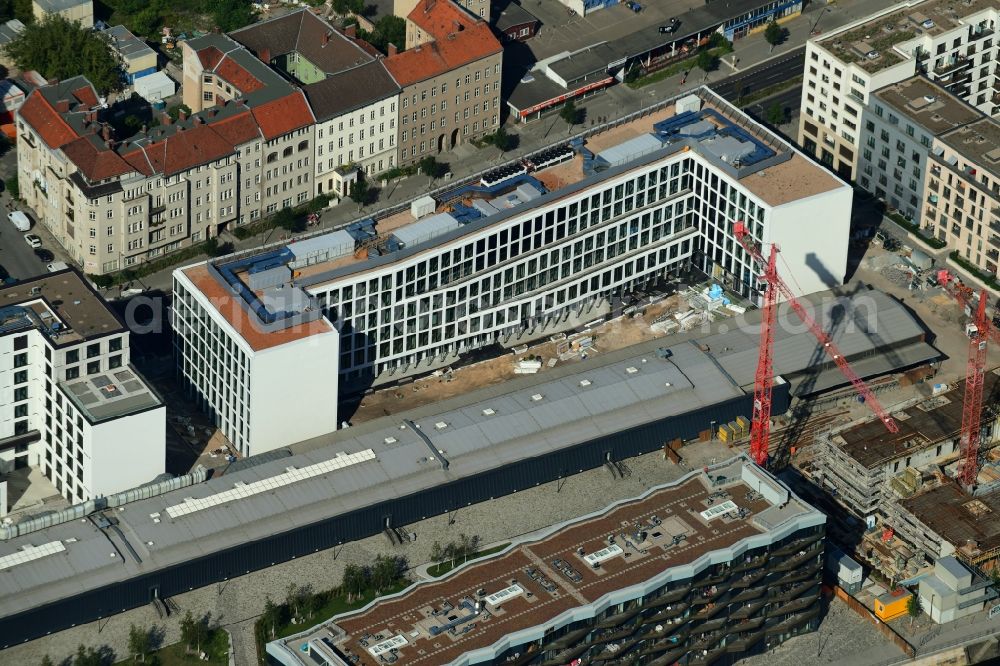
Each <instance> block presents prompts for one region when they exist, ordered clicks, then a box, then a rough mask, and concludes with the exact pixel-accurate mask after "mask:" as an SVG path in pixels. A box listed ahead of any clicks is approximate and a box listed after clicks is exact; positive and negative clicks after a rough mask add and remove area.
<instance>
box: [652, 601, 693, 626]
mask: <svg viewBox="0 0 1000 666" xmlns="http://www.w3.org/2000/svg"><path fill="white" fill-rule="evenodd" d="M687 609H688V604H685V603H679V604H674V605H673V606H667V607H666V608H664V609H663V610H661V611H660V612H659V613H657V614H656V615H651V616H650V617H649V618H648V621H649V622H659V621H661V620H670V619H673V618H675V617H679V616H681V615H683V614H684V612H685V611H686V610H687Z"/></svg>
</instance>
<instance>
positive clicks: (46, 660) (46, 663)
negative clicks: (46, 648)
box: [42, 655, 55, 666]
mask: <svg viewBox="0 0 1000 666" xmlns="http://www.w3.org/2000/svg"><path fill="white" fill-rule="evenodd" d="M42 666H55V664H53V663H52V657H50V656H49V655H45V656H44V657H42Z"/></svg>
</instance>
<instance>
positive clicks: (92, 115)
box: [83, 111, 97, 123]
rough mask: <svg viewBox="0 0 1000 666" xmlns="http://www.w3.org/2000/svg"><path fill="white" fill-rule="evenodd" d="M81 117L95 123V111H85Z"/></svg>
mask: <svg viewBox="0 0 1000 666" xmlns="http://www.w3.org/2000/svg"><path fill="white" fill-rule="evenodd" d="M83 117H84V118H85V119H86V120H87V121H89V122H92V123H96V122H97V111H87V113H86V114H85V115H84V116H83Z"/></svg>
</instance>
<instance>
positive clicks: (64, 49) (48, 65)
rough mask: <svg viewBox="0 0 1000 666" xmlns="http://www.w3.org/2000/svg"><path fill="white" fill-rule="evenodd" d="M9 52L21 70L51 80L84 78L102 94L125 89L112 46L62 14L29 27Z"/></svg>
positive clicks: (50, 16) (14, 42)
mask: <svg viewBox="0 0 1000 666" xmlns="http://www.w3.org/2000/svg"><path fill="white" fill-rule="evenodd" d="M5 49H6V53H7V55H8V56H9V57H10V59H11V60H13V61H14V63H15V64H17V66H18V68H20V69H21V70H29V69H34V70H38V72H39V73H41V75H42V76H44V77H45V78H47V79H52V78H56V79H68V78H71V77H73V76H77V75H80V74H82V75H83V76H85V77H87V79H88V80H89V81H90V82H91V83H92V84H94V87H95V88H96V89H97V90H98V91H99V92H102V93H105V92H108V91H109V90H119V89H120V88H121V83H122V82H121V76H120V72H121V68H120V67H119V65H118V61H117V60H116V59H115V56H114V55H113V54H112V52H111V48H110V47H109V45H108V42H107V41H106V40H105V39H104V38H103V37H101V36H100V35H99V33H95V32H94V31H93V30H91V29H89V28H84V27H82V26H81V25H80V24H79V23H77V22H75V21H70V20H68V19H66V18H63V17H62V16H60V15H58V14H51V15H49V16H47V17H46V18H45V19H44V20H43V21H42V22H41V23H33V24H31V25H28V26H26V27H25V29H24V32H22V33H21V34H20V35H18V36H17V38H15V39H14V40H13V41H11V42H10V43H9V44H7V46H6V47H5Z"/></svg>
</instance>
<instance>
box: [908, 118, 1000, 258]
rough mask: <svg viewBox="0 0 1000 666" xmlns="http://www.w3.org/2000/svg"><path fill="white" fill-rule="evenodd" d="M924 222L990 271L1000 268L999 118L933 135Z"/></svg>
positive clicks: (949, 244) (960, 252) (980, 121)
mask: <svg viewBox="0 0 1000 666" xmlns="http://www.w3.org/2000/svg"><path fill="white" fill-rule="evenodd" d="M926 179H927V190H926V196H925V197H924V215H923V219H924V222H925V223H926V224H927V225H928V227H929V226H930V225H934V228H933V232H934V233H935V235H936V236H937V238H939V239H940V240H942V241H945V242H947V243H948V246H949V247H951V248H952V249H955V250H957V251H958V252H959V254H961V255H962V256H963V257H965V259H966V260H967V261H968V262H969V263H971V264H973V265H974V266H977V267H978V268H979V269H980V270H981V271H982V272H984V273H986V274H988V275H997V274H998V272H1000V122H998V121H997V120H995V119H993V118H982V117H981V118H980V119H978V120H976V121H974V122H971V123H968V124H965V125H962V126H961V127H956V128H955V129H953V130H951V131H949V132H945V133H944V134H941V135H940V136H938V137H935V139H934V151H933V152H932V154H931V158H930V160H929V161H928V164H927V176H926Z"/></svg>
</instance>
